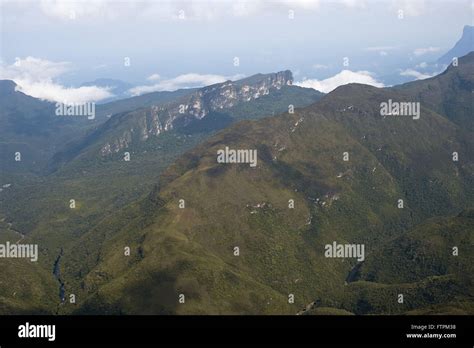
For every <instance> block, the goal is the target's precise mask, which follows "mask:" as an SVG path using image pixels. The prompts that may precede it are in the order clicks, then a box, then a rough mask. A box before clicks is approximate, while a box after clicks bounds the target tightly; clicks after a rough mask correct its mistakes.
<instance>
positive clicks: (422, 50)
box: [413, 46, 440, 57]
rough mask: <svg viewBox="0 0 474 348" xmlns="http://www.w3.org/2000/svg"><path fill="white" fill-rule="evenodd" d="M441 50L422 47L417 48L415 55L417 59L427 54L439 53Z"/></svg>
mask: <svg viewBox="0 0 474 348" xmlns="http://www.w3.org/2000/svg"><path fill="white" fill-rule="evenodd" d="M439 50H440V48H439V47H431V46H430V47H422V48H416V49H415V50H414V51H413V54H414V55H415V56H417V57H419V56H422V55H424V54H427V53H434V52H438V51H439Z"/></svg>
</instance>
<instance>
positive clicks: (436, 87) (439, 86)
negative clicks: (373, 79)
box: [394, 52, 474, 131]
mask: <svg viewBox="0 0 474 348" xmlns="http://www.w3.org/2000/svg"><path fill="white" fill-rule="evenodd" d="M473 60H474V52H470V53H469V54H467V55H466V56H464V57H463V59H460V60H459V64H458V66H452V65H450V66H448V68H447V69H446V70H445V71H444V72H443V73H442V74H440V75H438V76H436V77H433V78H428V79H424V80H418V81H413V82H410V83H407V84H404V85H401V86H395V87H394V89H395V90H398V91H401V92H405V93H406V94H407V95H409V96H413V97H414V98H415V100H419V101H421V102H422V103H423V104H424V105H426V106H427V107H429V108H431V109H432V110H435V111H436V112H438V113H440V114H441V115H444V116H446V117H448V118H449V119H450V120H451V121H453V122H454V123H456V124H457V125H458V126H460V127H461V129H468V130H470V131H473V130H474V118H473V117H472V109H473V101H472V90H473V89H474V85H473V80H474V70H473V69H472V61H473Z"/></svg>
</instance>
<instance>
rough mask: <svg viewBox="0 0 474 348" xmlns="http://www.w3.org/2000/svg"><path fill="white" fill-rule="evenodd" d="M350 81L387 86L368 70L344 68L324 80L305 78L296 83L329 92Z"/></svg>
mask: <svg viewBox="0 0 474 348" xmlns="http://www.w3.org/2000/svg"><path fill="white" fill-rule="evenodd" d="M348 83H363V84H365V85H371V86H374V87H385V86H384V84H383V83H382V82H379V81H377V80H376V79H375V78H374V77H373V76H372V74H371V73H370V72H368V71H363V70H362V71H351V70H342V71H341V72H340V73H338V74H336V75H334V76H332V77H329V78H327V79H324V80H316V79H304V80H303V81H300V82H295V83H294V85H296V86H300V87H306V88H313V89H315V90H317V91H320V92H323V93H329V92H331V91H333V90H334V89H336V88H337V87H339V86H342V85H347V84H348Z"/></svg>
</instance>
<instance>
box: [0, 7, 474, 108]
mask: <svg viewBox="0 0 474 348" xmlns="http://www.w3.org/2000/svg"><path fill="white" fill-rule="evenodd" d="M0 1H1V3H2V13H1V21H2V22H1V41H0V45H1V46H0V51H1V57H0V58H1V63H0V64H1V66H0V78H10V79H14V80H15V81H16V82H17V84H21V85H22V86H23V88H24V89H25V92H29V94H36V95H35V96H39V97H42V98H45V99H54V98H56V99H57V98H63V99H64V98H68V99H71V100H72V99H74V100H81V101H83V100H100V99H102V98H106V97H108V96H110V91H108V90H107V89H104V88H96V87H82V88H81V89H78V88H77V87H78V86H80V84H81V83H83V82H86V81H91V80H94V79H96V78H100V77H109V78H116V79H120V80H124V81H127V82H131V83H133V84H134V85H136V86H137V87H136V88H134V89H133V90H132V91H131V93H134V94H139V93H145V92H150V91H153V90H171V89H176V88H179V87H192V86H198V85H206V84H210V83H215V82H220V81H222V80H225V79H236V78H240V77H242V76H249V75H252V74H255V73H259V72H263V73H265V72H276V71H280V70H285V69H290V70H292V71H293V73H294V75H295V80H296V81H297V82H299V83H300V84H302V85H305V84H306V85H307V86H308V87H314V88H319V89H321V90H323V91H329V90H330V89H331V88H333V86H337V85H338V84H341V83H343V82H344V81H347V80H353V79H356V81H359V82H364V83H370V84H374V85H379V86H382V85H387V83H388V82H387V81H389V77H388V76H390V75H393V76H395V75H399V76H409V74H411V75H412V76H413V78H423V77H426V76H429V75H430V74H431V73H433V71H434V70H436V68H434V67H433V66H431V65H430V64H431V63H432V62H434V61H436V59H437V58H438V57H439V56H440V55H442V53H444V52H446V51H447V50H448V49H449V48H451V47H452V46H453V45H454V43H455V42H456V41H457V40H458V39H459V38H460V36H461V33H462V29H463V27H464V25H466V24H469V25H472V21H473V10H474V5H473V1H472V0H444V1H441V0H431V1H430V0H425V1H423V0H406V1H399V0H393V1H392V0H379V1H375V0H372V1H368V0H366V1H364V0H359V1H357V0H332V1H317V0H313V1H311V0H297V1H291V0H273V1H270V0H266V1H263V0H262V1H258V0H253V1H238V0H235V1H205V0H200V1H190V0H188V1H151V0H149V1H147V0H142V1H135V2H132V1H126V0H125V1H120V0H116V1H106V0H95V1H87V0H84V1H66V0H43V1H40V0H38V1H31V0H30V1H19V0H15V1H5V0H0ZM345 57H347V58H348V59H346V64H345V65H344V64H343V63H344V58H345ZM236 58H238V63H239V64H238V65H237V64H235V63H236V61H237V60H236ZM128 62H129V63H130V64H127V63H128ZM430 66H431V68H430ZM424 69H425V70H426V71H424ZM404 73H405V75H403V74H404ZM417 74H418V75H417ZM305 81H306V82H305Z"/></svg>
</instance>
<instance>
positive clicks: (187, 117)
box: [51, 71, 322, 168]
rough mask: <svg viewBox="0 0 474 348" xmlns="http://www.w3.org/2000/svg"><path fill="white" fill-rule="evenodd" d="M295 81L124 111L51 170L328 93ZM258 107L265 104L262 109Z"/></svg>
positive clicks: (267, 78) (257, 81)
mask: <svg viewBox="0 0 474 348" xmlns="http://www.w3.org/2000/svg"><path fill="white" fill-rule="evenodd" d="M291 83H292V74H291V72H290V71H282V72H279V73H274V74H265V75H264V74H258V75H255V76H251V77H249V78H246V79H243V80H240V81H236V82H232V81H226V82H223V83H219V84H215V85H211V86H206V87H203V88H200V89H196V90H192V91H190V92H191V93H188V94H185V95H183V96H181V97H178V98H174V99H171V100H169V101H166V102H163V103H162V104H161V105H152V106H149V107H143V108H139V109H136V110H134V111H131V112H123V113H121V114H118V115H116V116H114V117H113V119H111V120H109V121H108V122H106V123H105V124H103V125H102V126H101V127H99V128H97V129H96V130H95V131H94V132H93V133H91V134H89V135H88V136H87V137H84V138H83V139H82V140H81V141H79V142H76V143H74V144H72V146H70V147H69V148H67V149H66V150H65V151H63V152H61V153H58V154H57V155H56V156H55V158H54V161H53V162H52V164H51V167H52V168H58V167H61V166H63V165H64V163H67V162H69V161H71V160H73V159H74V158H77V157H79V156H81V157H82V158H84V157H86V158H87V159H88V160H90V159H91V158H96V157H97V155H98V154H100V156H101V157H109V156H111V155H115V154H117V153H118V152H119V151H122V150H124V149H128V150H129V151H130V150H131V151H133V150H134V149H139V148H141V147H143V146H144V145H147V144H148V145H149V144H154V143H155V142H156V141H159V139H158V138H159V136H160V135H163V134H164V133H166V132H169V131H171V130H173V131H176V132H178V133H181V134H185V135H191V134H202V133H209V132H215V131H216V130H219V129H222V128H224V127H226V126H228V125H229V124H230V123H232V122H234V121H236V120H240V119H245V118H257V115H260V116H259V117H262V116H267V115H271V114H272V113H273V114H274V113H275V112H276V111H277V112H281V111H283V110H285V109H288V107H289V105H290V104H291V105H294V106H296V107H298V106H305V105H308V104H310V103H311V102H314V101H316V100H317V99H318V98H319V97H320V96H321V95H322V94H321V93H319V92H317V91H314V90H311V89H303V88H300V87H296V86H291ZM137 98H138V97H137ZM252 101H256V102H257V104H255V105H254V106H255V107H254V106H252V107H250V108H246V105H247V104H248V103H250V102H252ZM258 103H261V104H262V105H261V106H257V105H258ZM272 104H273V105H274V106H273V105H272ZM252 105H253V104H252ZM262 106H263V107H264V108H263V109H262ZM173 134H174V133H173ZM160 146H161V145H160ZM86 153H88V154H89V155H85V154H86Z"/></svg>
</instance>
